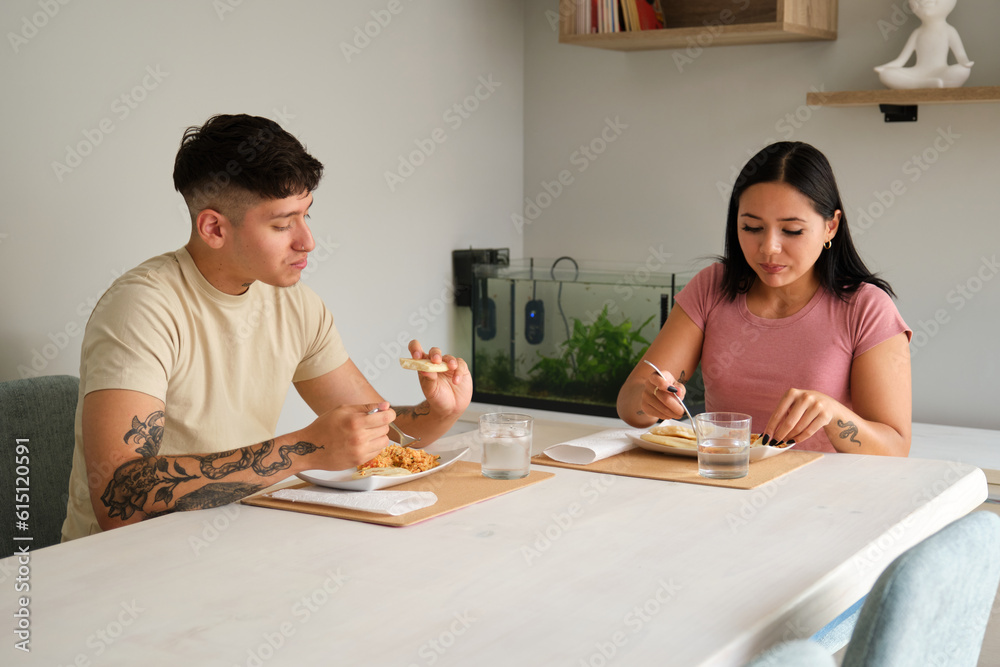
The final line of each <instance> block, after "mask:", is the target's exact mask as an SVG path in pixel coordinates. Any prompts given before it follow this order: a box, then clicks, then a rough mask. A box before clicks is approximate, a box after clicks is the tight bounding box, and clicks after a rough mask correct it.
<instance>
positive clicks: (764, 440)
mask: <svg viewBox="0 0 1000 667" xmlns="http://www.w3.org/2000/svg"><path fill="white" fill-rule="evenodd" d="M770 441H771V436H769V435H767V434H766V433H765V434H764V437H763V438H761V439H760V443H761V444H762V445H766V444H767V443H769V442H770Z"/></svg>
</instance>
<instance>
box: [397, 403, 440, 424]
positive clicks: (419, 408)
mask: <svg viewBox="0 0 1000 667" xmlns="http://www.w3.org/2000/svg"><path fill="white" fill-rule="evenodd" d="M392 409H393V410H395V411H396V416H399V417H402V416H406V417H409V418H410V419H414V420H415V419H416V418H417V417H426V416H427V415H429V414H430V413H431V406H430V405H428V404H427V402H426V401H425V402H423V403H421V404H420V405H404V406H402V407H399V408H397V407H395V406H393V408H392Z"/></svg>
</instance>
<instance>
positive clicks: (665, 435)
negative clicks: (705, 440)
mask: <svg viewBox="0 0 1000 667" xmlns="http://www.w3.org/2000/svg"><path fill="white" fill-rule="evenodd" d="M639 437H640V438H642V439H643V440H646V441H648V442H652V443H655V444H657V445H667V446H669V447H678V448H680V449H698V439H697V438H696V437H695V435H694V429H692V428H691V427H690V426H684V425H683V424H657V425H656V426H654V427H652V428H651V429H649V430H648V431H646V432H645V433H643V434H642V435H640V436H639Z"/></svg>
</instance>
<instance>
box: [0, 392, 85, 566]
mask: <svg viewBox="0 0 1000 667" xmlns="http://www.w3.org/2000/svg"><path fill="white" fill-rule="evenodd" d="M79 389H80V379H79V378H77V377H74V376H71V375H47V376H43V377H38V378H29V379H26V380H11V381H9V382H0V558H5V557H7V556H10V555H11V554H13V553H14V552H15V549H16V545H23V544H27V545H29V546H30V549H31V550H32V551H34V550H35V549H41V548H42V547H46V546H49V545H52V544H58V543H59V541H60V538H61V533H62V524H63V521H64V520H65V518H66V501H67V499H68V497H69V474H70V470H71V469H72V467H73V446H74V441H75V436H74V424H75V420H76V402H77V395H78V393H79ZM18 439H21V440H27V442H26V443H22V451H23V450H24V449H25V448H26V449H27V454H26V456H27V462H25V459H24V458H22V457H23V456H25V454H23V453H22V454H21V455H20V457H19V456H18V451H17V447H18V444H17V440H18ZM23 473H27V482H28V484H27V494H24V493H22V492H19V491H17V490H18V489H23V488H25V484H24V482H25V479H24V476H25V475H23ZM15 493H19V495H20V496H21V497H20V498H18V497H17V496H15ZM25 496H26V498H25ZM21 500H27V502H20V501H21ZM18 505H27V506H28V507H27V508H24V507H18ZM25 511H26V512H27V519H26V520H25V522H24V523H25V525H26V529H24V530H21V529H19V525H18V522H19V521H20V520H21V519H20V517H19V516H18V515H17V514H16V513H17V512H25ZM21 516H24V515H23V514H22V515H21ZM15 537H22V538H23V537H30V538H31V540H30V541H27V540H18V541H17V542H15V540H14V538H15Z"/></svg>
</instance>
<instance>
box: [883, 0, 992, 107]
mask: <svg viewBox="0 0 1000 667" xmlns="http://www.w3.org/2000/svg"><path fill="white" fill-rule="evenodd" d="M956 1H957V0H910V9H912V10H913V13H914V14H916V15H917V16H918V17H919V18H920V20H921V21H922V23H921V25H920V27H919V28H917V29H916V30H914V31H913V34H911V35H910V38H909V39H908V40H907V41H906V46H904V47H903V52H902V53H900V54H899V57H898V58H896V59H895V60H893V61H892V62H888V63H886V64H884V65H879V66H878V67H876V68H875V71H876V72H878V78H879V80H881V81H882V83H883V84H885V85H886V86H887V87H889V88H905V89H912V88H958V87H959V86H961V85H962V84H963V83H965V82H966V80H967V79H968V78H969V74H971V73H972V64H973V63H972V61H971V60H969V57H968V56H967V55H966V54H965V48H964V47H963V46H962V38H961V37H959V36H958V31H957V30H955V28H954V27H952V26H951V25H949V24H948V21H946V20H945V19H946V18H947V17H948V14H950V13H951V10H953V9H954V8H955V2H956ZM949 51H953V52H954V53H955V59H956V60H957V61H958V64H957V65H949V64H948V52H949ZM914 52H916V54H917V61H916V63H915V64H914V65H913V67H905V65H906V63H907V61H909V59H910V56H911V55H913V53H914Z"/></svg>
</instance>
